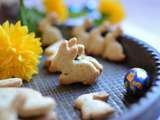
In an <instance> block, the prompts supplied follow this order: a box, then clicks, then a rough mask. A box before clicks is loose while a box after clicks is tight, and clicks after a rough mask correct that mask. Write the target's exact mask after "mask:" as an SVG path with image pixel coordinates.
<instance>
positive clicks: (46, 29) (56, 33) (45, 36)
mask: <svg viewBox="0 0 160 120" xmlns="http://www.w3.org/2000/svg"><path fill="white" fill-rule="evenodd" d="M52 23H55V24H56V23H57V15H56V14H55V13H51V14H48V15H47V16H46V17H45V18H44V19H43V20H42V21H40V23H39V25H38V28H39V30H40V31H41V32H42V45H43V46H48V45H50V44H52V43H55V42H57V41H58V40H61V39H63V36H62V34H61V32H60V30H59V29H58V28H57V27H54V26H52Z"/></svg>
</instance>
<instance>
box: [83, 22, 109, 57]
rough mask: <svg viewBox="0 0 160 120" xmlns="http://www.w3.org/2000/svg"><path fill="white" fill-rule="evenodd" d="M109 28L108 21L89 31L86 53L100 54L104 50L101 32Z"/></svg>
mask: <svg viewBox="0 0 160 120" xmlns="http://www.w3.org/2000/svg"><path fill="white" fill-rule="evenodd" d="M109 28H110V24H109V23H108V22H104V23H103V24H102V25H101V26H99V27H97V28H94V29H93V30H92V31H91V32H90V37H89V40H88V46H87V48H86V51H87V53H89V54H92V55H98V56H100V55H101V54H102V52H103V50H104V38H103V36H102V35H101V33H103V32H106V31H107V30H108V29H109Z"/></svg>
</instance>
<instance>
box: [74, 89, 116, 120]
mask: <svg viewBox="0 0 160 120" xmlns="http://www.w3.org/2000/svg"><path fill="white" fill-rule="evenodd" d="M107 98H108V94H107V93H106V92H104V91H102V92H95V93H90V94H84V95H81V96H79V97H78V98H77V99H76V100H75V107H76V108H78V109H79V110H81V113H82V119H83V120H101V119H102V118H105V117H108V116H110V115H111V114H113V112H114V108H112V107H111V106H110V105H109V104H107V103H106V102H105V100H107Z"/></svg>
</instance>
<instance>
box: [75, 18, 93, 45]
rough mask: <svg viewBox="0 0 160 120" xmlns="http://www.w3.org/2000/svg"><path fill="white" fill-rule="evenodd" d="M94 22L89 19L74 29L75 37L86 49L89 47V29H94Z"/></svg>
mask: <svg viewBox="0 0 160 120" xmlns="http://www.w3.org/2000/svg"><path fill="white" fill-rule="evenodd" d="M92 26H93V25H92V21H91V20H89V19H86V20H85V21H84V23H83V25H81V26H77V27H75V28H74V29H73V36H75V37H77V39H78V43H79V44H83V45H84V46H85V48H87V46H88V39H89V33H88V32H87V29H89V28H90V27H92Z"/></svg>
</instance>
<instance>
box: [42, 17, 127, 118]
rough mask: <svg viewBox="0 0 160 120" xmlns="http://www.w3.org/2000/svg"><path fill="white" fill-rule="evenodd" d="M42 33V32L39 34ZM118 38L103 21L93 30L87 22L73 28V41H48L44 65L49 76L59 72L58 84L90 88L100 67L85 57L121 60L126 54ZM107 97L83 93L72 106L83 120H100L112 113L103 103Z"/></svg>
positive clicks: (104, 93)
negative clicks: (77, 84) (79, 85)
mask: <svg viewBox="0 0 160 120" xmlns="http://www.w3.org/2000/svg"><path fill="white" fill-rule="evenodd" d="M44 20H45V19H44ZM44 20H43V21H44ZM43 21H41V23H43ZM41 23H40V24H41ZM56 29H57V30H58V28H56ZM54 33H55V32H54ZM59 33H60V30H59ZM42 34H45V33H44V32H43V31H42ZM121 35H122V30H121V28H120V27H115V28H114V29H112V27H111V25H110V23H109V22H107V21H106V22H104V23H103V24H102V25H100V26H98V27H93V23H92V22H91V21H90V20H88V19H87V20H85V21H84V23H83V25H82V26H76V27H74V28H73V31H72V35H71V36H73V38H71V39H69V40H64V37H62V36H61V37H59V39H58V37H57V39H56V41H55V40H51V39H50V41H52V43H53V44H51V45H50V46H48V47H47V48H46V49H45V52H44V54H45V55H46V56H47V60H46V61H45V66H46V68H47V70H48V71H49V72H50V73H55V72H59V73H60V76H59V83H60V84H64V85H68V84H73V83H82V84H84V85H92V84H93V83H95V82H96V80H97V78H98V76H99V75H100V74H101V72H102V70H103V66H102V65H101V64H100V63H99V62H98V61H97V60H96V59H95V58H94V57H91V56H88V55H93V56H101V57H102V58H104V59H107V60H110V61H116V62H117V61H123V60H124V59H125V57H126V55H125V53H124V50H123V47H122V45H121V44H120V43H119V41H118V37H119V36H121ZM57 36H59V34H57ZM51 38H52V37H51ZM45 39H46V38H45ZM45 39H44V41H45ZM81 76H83V77H81ZM107 98H108V94H107V93H106V92H96V93H89V94H84V95H81V96H79V97H78V98H77V99H76V100H75V107H76V108H78V109H79V110H81V112H82V119H83V120H91V119H95V120H100V119H101V118H103V117H107V116H108V115H110V114H112V113H113V111H114V109H113V108H112V107H111V106H110V105H109V104H107V103H105V102H104V101H105V100H106V99H107Z"/></svg>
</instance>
